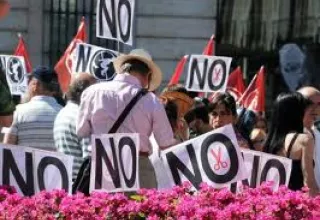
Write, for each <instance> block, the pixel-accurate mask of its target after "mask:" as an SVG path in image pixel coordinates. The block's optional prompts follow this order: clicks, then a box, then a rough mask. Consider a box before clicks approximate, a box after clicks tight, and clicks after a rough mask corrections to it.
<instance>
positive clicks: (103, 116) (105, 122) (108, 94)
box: [77, 74, 173, 153]
mask: <svg viewBox="0 0 320 220" xmlns="http://www.w3.org/2000/svg"><path fill="white" fill-rule="evenodd" d="M140 89H141V86H140V84H139V81H138V80H137V79H136V78H135V77H133V76H131V75H128V74H121V75H120V74H119V75H117V76H116V77H115V79H114V80H113V81H111V82H105V83H100V84H96V85H93V86H91V87H90V88H88V89H87V90H86V91H84V93H83V95H82V99H81V107H80V114H79V118H78V119H79V121H78V127H77V129H78V134H79V135H80V136H89V135H91V134H107V133H108V132H109V130H110V128H111V127H112V125H113V124H114V122H115V121H116V120H117V118H118V117H119V115H120V114H121V112H122V111H123V109H124V108H125V106H126V105H127V104H128V103H129V102H130V101H131V99H132V98H133V97H134V96H135V95H136V94H137V93H138V91H139V90H140ZM117 132H118V133H139V135H140V143H141V144H140V147H141V148H140V151H142V152H149V153H150V152H151V146H150V143H149V136H150V135H151V133H152V132H153V133H154V135H155V139H156V140H157V142H158V143H159V145H160V146H170V145H172V143H173V133H172V129H171V127H170V124H169V122H168V119H167V116H166V113H165V111H164V108H163V106H162V104H161V103H160V102H159V101H158V99H157V97H156V96H155V95H154V94H152V93H148V94H147V95H145V96H144V97H142V98H141V100H139V101H138V102H137V104H136V105H135V106H134V107H133V109H132V110H131V111H130V113H129V115H128V116H127V118H126V119H125V121H124V122H123V123H122V125H121V126H120V128H119V129H118V131H117Z"/></svg>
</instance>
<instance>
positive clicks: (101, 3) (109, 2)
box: [96, 0, 135, 45]
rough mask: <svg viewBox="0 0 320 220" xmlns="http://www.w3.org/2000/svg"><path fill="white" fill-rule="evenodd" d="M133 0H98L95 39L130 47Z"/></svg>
mask: <svg viewBox="0 0 320 220" xmlns="http://www.w3.org/2000/svg"><path fill="white" fill-rule="evenodd" d="M134 6H135V1H134V0H98V2H97V23H96V30H97V37H101V38H107V39H113V40H118V41H121V42H123V43H125V44H128V45H132V25H133V17H134Z"/></svg>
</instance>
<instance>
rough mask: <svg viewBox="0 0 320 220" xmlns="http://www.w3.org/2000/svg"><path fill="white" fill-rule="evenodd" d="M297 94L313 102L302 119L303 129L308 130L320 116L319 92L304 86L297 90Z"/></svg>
mask: <svg viewBox="0 0 320 220" xmlns="http://www.w3.org/2000/svg"><path fill="white" fill-rule="evenodd" d="M298 92H299V93H300V94H302V95H303V96H304V97H305V98H307V99H309V100H311V101H312V102H313V105H311V106H309V107H308V108H307V109H306V111H305V113H304V117H303V125H304V127H305V128H308V129H309V130H310V129H311V127H312V125H313V124H314V122H315V121H316V120H317V119H318V118H319V116H320V91H319V90H317V89H316V88H314V87H311V86H306V87H302V88H301V89H299V90H298Z"/></svg>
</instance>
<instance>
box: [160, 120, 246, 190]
mask: <svg viewBox="0 0 320 220" xmlns="http://www.w3.org/2000/svg"><path fill="white" fill-rule="evenodd" d="M161 160H162V161H163V162H164V167H165V170H164V171H163V172H167V173H169V178H170V181H168V186H167V187H166V188H171V187H172V186H174V185H180V184H181V183H182V182H184V181H190V182H191V184H192V185H193V187H194V188H196V189H199V186H200V183H201V182H206V183H207V184H208V185H211V186H213V187H215V188H221V187H224V186H227V185H228V184H230V183H232V182H235V181H238V180H243V179H245V178H247V177H248V175H247V172H246V170H245V169H244V165H243V159H242V156H241V154H240V149H239V146H238V143H237V139H236V136H235V133H234V130H233V128H232V126H231V125H227V126H225V127H222V128H219V129H216V130H214V131H211V132H209V133H206V134H203V135H201V136H199V137H197V138H195V139H191V140H189V141H186V142H184V143H181V144H179V145H177V146H175V147H172V148H169V149H167V150H165V151H164V152H163V153H162V154H161ZM156 173H157V172H156ZM161 187H162V188H164V187H163V186H161Z"/></svg>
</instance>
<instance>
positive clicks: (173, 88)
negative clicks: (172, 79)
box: [162, 84, 198, 99]
mask: <svg viewBox="0 0 320 220" xmlns="http://www.w3.org/2000/svg"><path fill="white" fill-rule="evenodd" d="M162 92H163V93H164V92H181V93H183V94H185V95H187V96H189V97H190V98H192V99H193V98H195V97H197V96H198V93H197V92H192V91H188V90H187V89H186V88H185V87H184V86H183V85H181V84H173V85H169V86H167V87H166V88H165V89H164V90H163V91H162Z"/></svg>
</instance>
